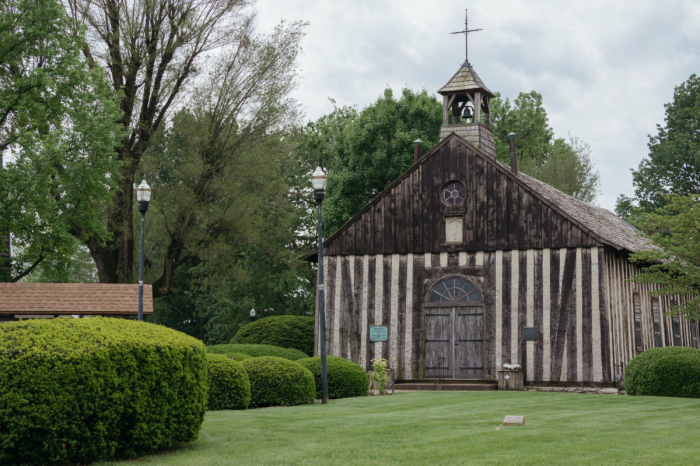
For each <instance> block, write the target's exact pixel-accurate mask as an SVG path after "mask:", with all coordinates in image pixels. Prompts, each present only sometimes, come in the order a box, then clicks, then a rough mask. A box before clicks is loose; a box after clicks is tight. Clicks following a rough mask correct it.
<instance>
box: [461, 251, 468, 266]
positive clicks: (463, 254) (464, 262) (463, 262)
mask: <svg viewBox="0 0 700 466" xmlns="http://www.w3.org/2000/svg"><path fill="white" fill-rule="evenodd" d="M459 265H460V266H462V267H463V266H465V265H467V253H466V252H460V253H459Z"/></svg>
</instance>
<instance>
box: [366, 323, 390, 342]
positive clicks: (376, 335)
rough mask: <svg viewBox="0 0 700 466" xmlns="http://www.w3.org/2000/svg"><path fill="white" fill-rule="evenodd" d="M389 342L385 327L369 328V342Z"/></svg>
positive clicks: (375, 326)
mask: <svg viewBox="0 0 700 466" xmlns="http://www.w3.org/2000/svg"><path fill="white" fill-rule="evenodd" d="M387 340H389V329H388V328H387V327H386V326H385V325H372V326H370V328H369V341H387Z"/></svg>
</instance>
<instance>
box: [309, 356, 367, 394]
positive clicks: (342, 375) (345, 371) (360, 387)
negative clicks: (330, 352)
mask: <svg viewBox="0 0 700 466" xmlns="http://www.w3.org/2000/svg"><path fill="white" fill-rule="evenodd" d="M297 364H300V365H302V366H304V367H306V368H307V369H308V370H310V371H311V373H312V374H313V375H314V379H315V381H316V398H321V357H320V356H316V357H313V358H306V359H299V360H298V361H297ZM326 366H327V369H328V398H330V399H336V398H350V397H353V396H367V395H368V394H369V378H367V373H366V372H365V370H364V369H363V368H362V366H360V365H358V364H355V363H354V362H352V361H348V360H347V359H343V358H339V357H337V356H326Z"/></svg>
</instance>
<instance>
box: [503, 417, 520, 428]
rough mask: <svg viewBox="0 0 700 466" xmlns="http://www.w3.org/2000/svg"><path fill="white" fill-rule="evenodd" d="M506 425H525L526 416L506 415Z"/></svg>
mask: <svg viewBox="0 0 700 466" xmlns="http://www.w3.org/2000/svg"><path fill="white" fill-rule="evenodd" d="M503 425H504V426H524V425H525V416H506V418H505V419H504V420H503Z"/></svg>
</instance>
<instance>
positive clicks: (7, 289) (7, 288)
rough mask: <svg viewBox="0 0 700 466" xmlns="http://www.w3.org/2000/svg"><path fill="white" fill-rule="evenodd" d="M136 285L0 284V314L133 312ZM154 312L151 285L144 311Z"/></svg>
mask: <svg viewBox="0 0 700 466" xmlns="http://www.w3.org/2000/svg"><path fill="white" fill-rule="evenodd" d="M138 300H139V286H138V285H118V284H106V283H0V314H15V315H22V314H30V315H39V314H41V315H51V314H53V315H132V314H133V315H136V314H137V313H138V302H139V301H138ZM152 312H153V291H152V288H151V285H144V287H143V313H144V314H151V313H152Z"/></svg>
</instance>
